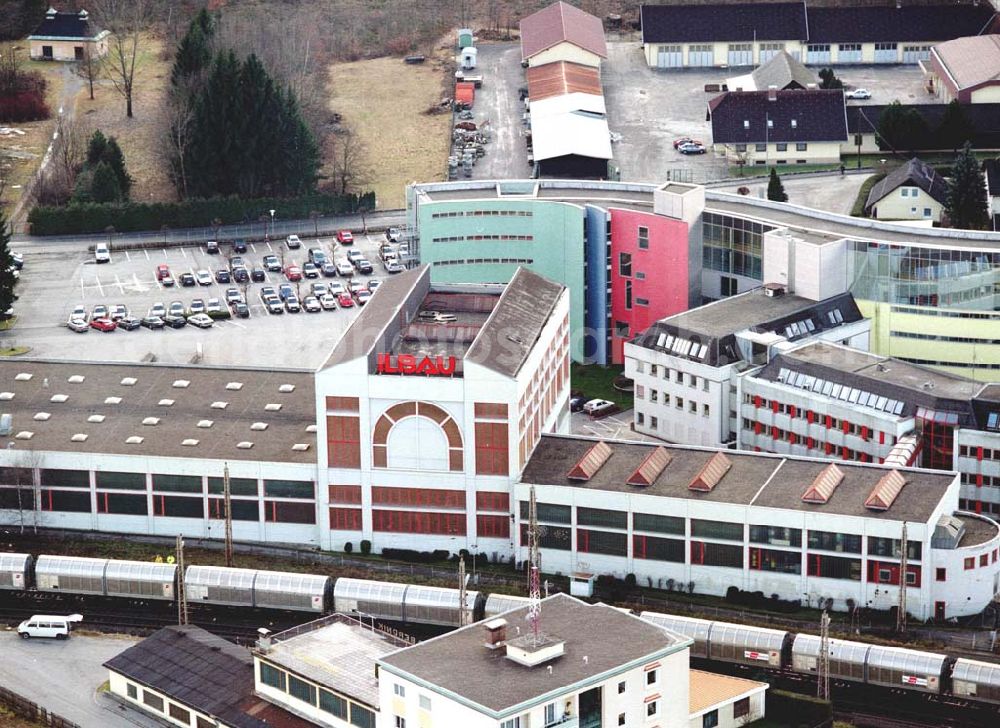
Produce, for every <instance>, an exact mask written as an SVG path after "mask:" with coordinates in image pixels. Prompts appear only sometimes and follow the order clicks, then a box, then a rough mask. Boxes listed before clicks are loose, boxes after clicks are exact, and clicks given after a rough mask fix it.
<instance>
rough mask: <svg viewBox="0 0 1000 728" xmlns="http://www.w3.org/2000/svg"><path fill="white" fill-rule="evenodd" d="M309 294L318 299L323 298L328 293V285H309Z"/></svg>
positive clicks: (317, 283)
mask: <svg viewBox="0 0 1000 728" xmlns="http://www.w3.org/2000/svg"><path fill="white" fill-rule="evenodd" d="M309 292H310V293H311V294H312V295H314V296H316V297H317V298H319V297H320V296H322V295H323V294H325V293H326V292H327V287H326V283H323V282H316V283H310V284H309Z"/></svg>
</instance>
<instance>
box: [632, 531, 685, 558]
mask: <svg viewBox="0 0 1000 728" xmlns="http://www.w3.org/2000/svg"><path fill="white" fill-rule="evenodd" d="M632 556H633V557H634V558H637V559H649V560H650V561H672V562H674V563H677V564H683V563H684V541H682V540H681V539H677V538H657V537H656V536H642V535H639V534H635V535H633V536H632Z"/></svg>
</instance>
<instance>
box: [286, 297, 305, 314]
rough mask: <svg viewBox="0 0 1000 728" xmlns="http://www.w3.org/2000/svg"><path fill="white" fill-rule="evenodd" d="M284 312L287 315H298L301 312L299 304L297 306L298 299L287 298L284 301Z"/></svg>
mask: <svg viewBox="0 0 1000 728" xmlns="http://www.w3.org/2000/svg"><path fill="white" fill-rule="evenodd" d="M285 310H286V311H288V313H298V312H299V311H301V310H302V306H301V304H299V299H298V298H296V297H295V296H289V297H288V298H286V299H285Z"/></svg>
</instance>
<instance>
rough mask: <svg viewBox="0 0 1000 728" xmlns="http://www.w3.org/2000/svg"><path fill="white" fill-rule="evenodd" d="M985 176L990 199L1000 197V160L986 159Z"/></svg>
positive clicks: (984, 161) (984, 165)
mask: <svg viewBox="0 0 1000 728" xmlns="http://www.w3.org/2000/svg"><path fill="white" fill-rule="evenodd" d="M983 174H985V175H986V188H987V189H988V190H989V193H990V197H1000V159H984V160H983Z"/></svg>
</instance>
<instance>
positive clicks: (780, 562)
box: [747, 546, 802, 574]
mask: <svg viewBox="0 0 1000 728" xmlns="http://www.w3.org/2000/svg"><path fill="white" fill-rule="evenodd" d="M747 551H748V556H749V557H750V568H751V569H755V570H757V571H777V572H779V573H781V574H801V573H802V554H801V553H800V552H798V551H777V550H775V549H761V548H756V547H753V546H751V547H750V548H749V549H748V550H747Z"/></svg>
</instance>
